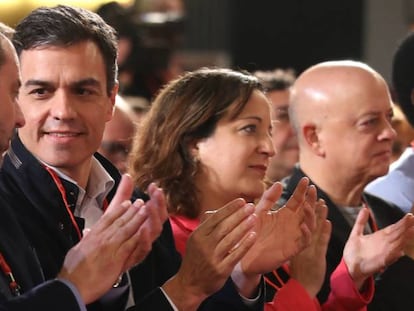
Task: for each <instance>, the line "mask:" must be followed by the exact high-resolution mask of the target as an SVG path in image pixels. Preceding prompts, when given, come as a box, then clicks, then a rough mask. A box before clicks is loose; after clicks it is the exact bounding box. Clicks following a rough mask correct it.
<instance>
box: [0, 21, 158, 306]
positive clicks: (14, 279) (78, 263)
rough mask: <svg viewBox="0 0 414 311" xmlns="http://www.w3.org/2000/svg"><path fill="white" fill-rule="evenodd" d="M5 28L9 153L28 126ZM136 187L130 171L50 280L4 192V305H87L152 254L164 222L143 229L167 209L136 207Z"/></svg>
mask: <svg viewBox="0 0 414 311" xmlns="http://www.w3.org/2000/svg"><path fill="white" fill-rule="evenodd" d="M0 26H2V25H0ZM1 29H3V28H2V27H0V152H2V153H3V152H4V151H5V150H6V149H7V148H8V146H9V141H10V137H11V135H12V133H13V129H14V128H19V127H21V126H23V125H24V122H25V121H24V117H23V115H22V113H21V111H20V109H19V107H18V105H17V94H18V91H19V87H20V75H19V65H18V61H17V55H16V53H15V51H14V48H13V46H12V44H11V42H10V41H9V40H8V39H7V38H6V37H5V36H4V35H3V34H2V31H1ZM131 192H132V182H131V180H130V179H128V177H125V178H124V180H123V182H122V185H121V186H120V190H119V191H118V193H117V195H116V196H115V198H114V200H113V201H112V202H111V205H110V206H109V207H108V211H107V213H106V214H105V216H104V217H102V218H101V220H100V221H99V222H98V223H97V224H96V225H95V226H94V227H93V228H92V230H91V232H90V233H89V234H88V235H87V236H86V237H85V238H84V239H83V240H82V241H81V242H80V243H78V244H77V245H76V246H75V247H74V248H72V249H71V250H70V251H69V253H68V254H67V255H66V257H65V259H64V263H63V267H62V269H61V270H60V272H59V274H58V275H55V277H57V278H55V279H52V280H49V281H45V280H44V276H43V271H42V269H41V267H40V265H39V262H38V259H37V257H36V254H35V253H34V252H33V249H32V247H31V245H30V244H29V243H28V241H27V239H26V237H25V236H24V233H23V231H22V229H21V227H20V225H19V223H18V221H17V219H16V217H15V215H14V212H13V206H12V205H10V202H11V201H13V200H12V198H10V197H7V196H0V215H1V216H0V310H16V311H18V310H19V311H20V310H46V311H47V310H58V309H59V310H68V311H70V310H71V311H75V310H85V303H88V302H91V301H94V300H95V299H96V298H97V297H100V296H101V295H103V294H104V293H105V292H106V291H108V289H109V288H111V286H112V285H113V284H114V283H115V281H116V279H117V278H118V277H119V275H120V274H121V273H122V272H124V271H125V270H126V269H127V268H128V267H130V266H131V264H135V263H136V262H137V261H141V260H142V259H143V258H144V257H145V256H146V254H147V253H148V251H149V249H150V244H151V243H152V241H153V240H154V238H156V236H157V235H158V234H159V232H160V230H161V227H160V226H159V228H158V229H157V228H155V227H153V228H152V229H153V231H154V234H143V230H148V226H149V225H150V222H154V221H156V219H157V217H158V218H160V220H161V221H162V220H165V218H166V211H165V210H164V211H162V210H160V213H153V214H152V215H150V214H149V213H147V212H145V211H144V212H141V213H136V212H138V207H139V204H138V202H136V204H135V205H131V203H130V202H128V200H129V198H130V196H131ZM121 203H122V204H121ZM141 205H142V204H141ZM134 212H135V213H134ZM134 214H135V215H134ZM146 227H147V228H146ZM85 275H88V277H85Z"/></svg>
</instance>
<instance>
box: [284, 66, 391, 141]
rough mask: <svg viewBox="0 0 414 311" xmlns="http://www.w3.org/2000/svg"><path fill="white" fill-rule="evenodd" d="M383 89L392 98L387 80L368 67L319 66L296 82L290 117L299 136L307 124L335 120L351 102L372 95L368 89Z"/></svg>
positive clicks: (306, 72) (308, 71)
mask: <svg viewBox="0 0 414 311" xmlns="http://www.w3.org/2000/svg"><path fill="white" fill-rule="evenodd" d="M372 87H375V88H377V89H380V90H381V94H378V96H383V97H385V98H389V93H388V87H387V84H386V82H385V80H384V79H383V78H382V77H381V76H380V75H379V74H378V73H377V72H376V71H375V70H373V69H372V68H371V67H369V66H368V65H366V64H364V63H361V62H355V61H330V62H324V63H320V64H317V65H315V66H313V67H311V68H309V69H308V70H306V71H305V72H303V73H302V74H301V75H300V76H299V77H298V79H297V80H296V82H295V84H294V86H293V88H292V93H291V98H290V102H291V104H290V110H289V113H290V117H291V121H292V124H293V126H294V128H295V130H296V131H297V132H298V134H299V135H300V136H301V137H300V138H303V136H302V134H303V133H301V131H300V127H301V126H303V124H305V123H307V122H311V123H314V124H317V125H318V124H321V122H323V121H324V120H327V119H329V118H334V117H335V116H337V115H338V113H339V112H340V111H341V108H345V107H342V106H347V105H349V104H350V100H354V99H355V98H358V97H362V98H366V97H367V96H371V95H372V94H369V92H367V88H371V89H372Z"/></svg>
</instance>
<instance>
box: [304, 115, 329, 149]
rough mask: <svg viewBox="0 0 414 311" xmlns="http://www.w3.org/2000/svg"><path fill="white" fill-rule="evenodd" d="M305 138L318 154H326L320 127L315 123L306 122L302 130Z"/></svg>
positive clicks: (310, 147) (307, 143)
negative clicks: (320, 135)
mask: <svg viewBox="0 0 414 311" xmlns="http://www.w3.org/2000/svg"><path fill="white" fill-rule="evenodd" d="M302 135H303V139H304V140H305V142H306V145H307V146H308V147H309V149H311V150H312V152H313V153H315V154H316V155H318V156H324V155H325V152H324V150H323V146H322V144H321V140H320V137H319V132H318V128H317V126H316V125H315V124H313V123H312V124H305V126H304V127H303V130H302Z"/></svg>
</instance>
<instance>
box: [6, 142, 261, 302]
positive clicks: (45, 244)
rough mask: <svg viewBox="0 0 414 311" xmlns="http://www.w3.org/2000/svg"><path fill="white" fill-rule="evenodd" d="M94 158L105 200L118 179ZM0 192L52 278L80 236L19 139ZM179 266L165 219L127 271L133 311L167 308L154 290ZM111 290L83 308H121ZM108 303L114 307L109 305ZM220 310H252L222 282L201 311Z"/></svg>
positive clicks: (71, 194) (71, 192)
mask: <svg viewBox="0 0 414 311" xmlns="http://www.w3.org/2000/svg"><path fill="white" fill-rule="evenodd" d="M95 157H96V159H97V160H98V161H99V162H100V163H101V164H102V165H103V167H104V168H105V170H106V171H107V172H108V173H109V174H110V175H111V176H112V178H113V179H114V180H115V184H116V185H115V187H114V189H113V190H112V191H111V193H110V194H109V195H108V197H107V199H108V201H110V200H111V199H112V197H113V195H114V193H115V190H116V188H117V186H118V184H119V182H120V179H121V176H120V174H119V172H118V171H117V170H116V168H115V167H114V166H113V165H112V164H111V163H110V162H109V161H108V160H106V159H105V158H104V157H102V156H101V155H99V154H95ZM61 182H62V184H63V187H64V188H65V193H66V196H67V197H66V199H67V201H68V204H69V205H70V206H71V207H74V206H75V204H76V200H77V197H78V188H77V186H76V185H74V184H72V183H70V182H68V181H65V180H61ZM0 193H5V194H7V195H9V196H10V197H11V198H13V202H12V204H13V207H14V209H15V212H16V213H17V216H18V220H19V222H20V223H21V226H22V228H23V230H24V232H25V234H26V236H27V237H28V239H29V240H30V243H31V245H33V247H34V248H35V249H36V252H37V253H38V257H39V259H40V264H41V266H42V268H43V270H44V272H45V276H46V278H47V279H50V278H54V277H55V276H56V275H57V273H58V271H59V270H60V267H61V265H62V263H63V260H64V257H65V255H66V253H67V251H68V250H69V249H70V248H71V247H72V246H74V245H75V244H76V243H77V242H78V241H79V238H78V236H77V233H76V231H75V228H74V226H73V224H72V222H71V220H70V218H69V216H68V213H67V212H66V208H65V205H64V202H63V200H62V197H61V194H60V192H59V190H58V188H57V187H56V185H55V183H54V181H53V179H52V177H51V176H50V175H49V173H48V172H47V171H46V170H45V169H44V167H43V166H42V165H41V163H39V161H38V160H37V159H36V158H35V157H34V156H33V155H32V154H31V153H30V152H29V151H28V150H27V149H26V148H25V146H24V145H23V144H22V143H21V141H20V139H19V138H18V137H16V138H14V139H13V140H12V143H11V147H10V149H9V151H8V154H7V155H6V156H5V158H4V161H3V170H2V172H1V173H0ZM137 197H142V198H144V199H146V196H145V195H144V194H143V193H141V192H139V191H138V190H136V191H135V192H134V198H133V199H135V198H137ZM76 221H77V223H78V225H79V227H80V228H81V230H82V228H83V225H84V221H83V219H81V218H76ZM180 264H181V257H180V255H179V254H178V252H177V251H176V250H175V244H174V240H173V236H172V231H171V227H170V224H169V222H168V221H167V222H166V223H165V225H164V230H163V231H162V233H161V236H160V237H159V238H158V239H157V240H156V241H155V242H154V244H153V247H152V250H151V252H150V254H149V255H148V256H147V258H146V259H145V260H144V261H143V262H142V263H141V264H139V265H137V267H135V268H134V269H132V270H131V271H130V275H131V285H132V288H133V292H134V298H135V302H136V303H137V306H138V310H171V306H170V305H169V303H168V301H167V300H166V299H165V297H164V296H163V294H162V292H161V291H160V289H159V286H161V285H162V284H163V283H164V282H165V281H167V280H168V279H169V278H170V277H171V276H173V275H174V274H176V273H177V271H178V268H179V267H180ZM118 291H119V290H118ZM113 292H114V290H111V291H110V293H108V294H107V295H106V297H104V299H101V300H100V301H99V302H96V303H95V304H94V305H93V306H88V310H120V309H121V308H122V306H123V305H124V304H125V301H126V298H127V293H128V292H127V291H125V292H124V294H122V295H121V296H122V297H120V298H121V299H111V296H112V294H113ZM115 296H116V293H115ZM105 298H108V299H105ZM261 298H263V297H261ZM108 301H110V302H111V303H114V304H113V305H111V306H110V307H108V305H109V302H108ZM222 306H223V309H224V308H225V309H226V310H244V309H246V310H252V308H246V307H245V306H244V304H243V303H242V302H241V299H240V297H239V295H238V294H237V292H236V290H235V289H234V286H233V284H232V282H231V281H229V282H227V284H226V286H225V287H224V288H223V289H222V291H221V292H220V293H218V294H217V295H214V297H212V298H209V299H207V301H206V302H205V303H204V304H203V306H202V307H201V308H200V309H201V310H222V309H221V307H222ZM262 306H263V299H260V301H259V303H258V304H257V305H255V308H253V309H254V310H256V309H261V308H262Z"/></svg>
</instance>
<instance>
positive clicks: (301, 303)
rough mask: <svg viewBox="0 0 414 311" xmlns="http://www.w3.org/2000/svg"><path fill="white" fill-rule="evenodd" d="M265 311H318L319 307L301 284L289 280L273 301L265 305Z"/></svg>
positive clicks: (291, 279)
mask: <svg viewBox="0 0 414 311" xmlns="http://www.w3.org/2000/svg"><path fill="white" fill-rule="evenodd" d="M265 311H320V306H319V303H318V301H317V300H316V299H315V297H311V296H310V295H309V293H308V291H307V290H306V289H305V288H304V287H303V286H302V284H301V283H299V282H298V281H297V280H295V279H293V278H290V279H289V281H288V282H287V283H286V284H285V285H284V286H283V287H282V288H281V289H280V290H279V291H278V292H277V295H276V296H275V298H274V299H273V301H272V302H267V303H266V304H265Z"/></svg>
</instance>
